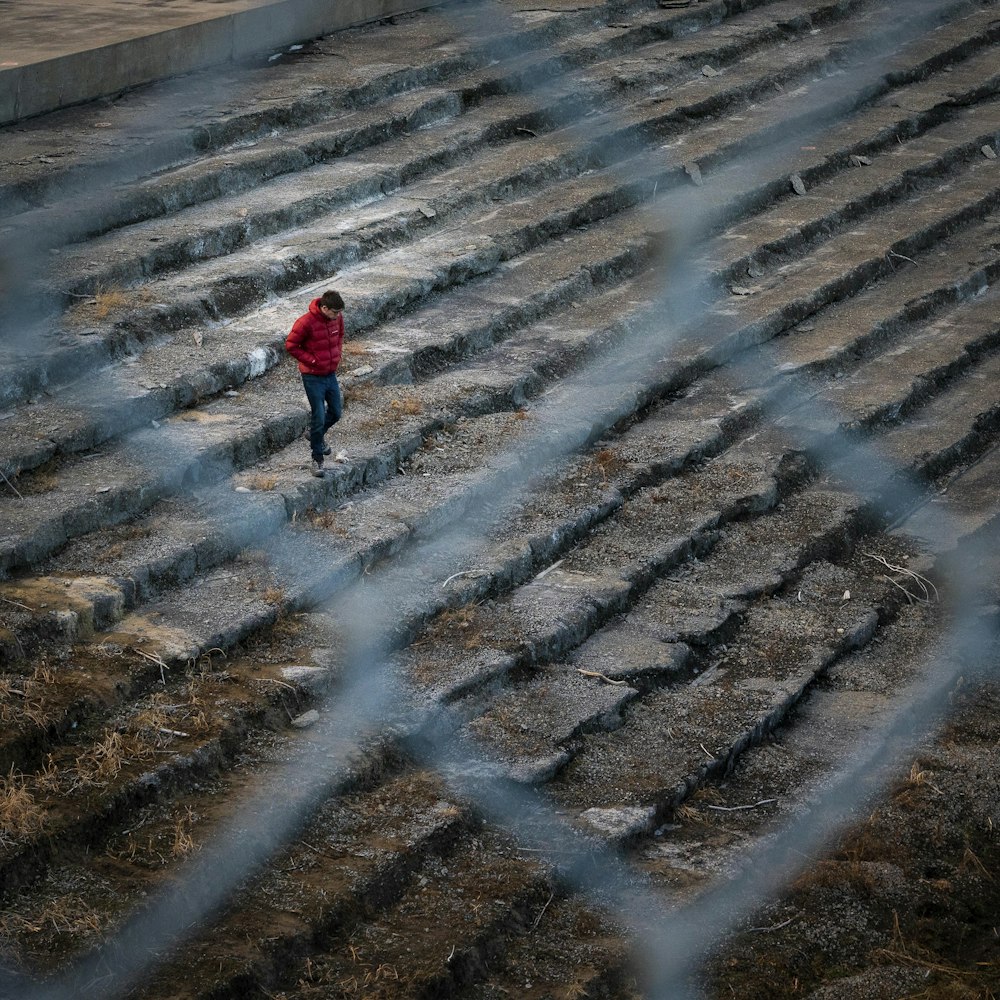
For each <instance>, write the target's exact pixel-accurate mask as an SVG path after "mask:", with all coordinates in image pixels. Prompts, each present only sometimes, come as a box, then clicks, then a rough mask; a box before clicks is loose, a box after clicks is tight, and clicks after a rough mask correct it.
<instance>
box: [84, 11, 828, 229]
mask: <svg viewBox="0 0 1000 1000" xmlns="http://www.w3.org/2000/svg"><path fill="white" fill-rule="evenodd" d="M644 7H645V5H644V4H632V5H630V6H629V7H627V8H624V9H622V8H618V9H616V11H615V13H616V14H617V16H618V17H619V18H620V17H622V16H631V17H633V23H632V24H630V25H629V26H628V27H622V26H620V25H619V26H618V27H603V28H600V29H598V30H597V31H592V32H590V33H589V34H587V35H583V36H579V35H578V34H576V33H569V34H567V31H568V30H571V29H569V24H570V22H571V21H574V20H575V22H576V26H577V28H579V27H587V26H588V23H592V22H594V21H596V20H598V19H599V17H600V14H599V11H592V12H591V14H590V16H589V17H586V18H585V19H584V20H582V21H581V20H580V19H572V18H567V17H565V16H564V17H563V18H561V19H560V23H559V29H558V34H559V35H560V36H562V37H561V38H560V39H556V40H557V41H558V45H559V51H558V52H557V54H555V55H554V54H553V53H552V52H551V50H548V51H545V50H544V49H541V48H539V49H538V50H537V51H538V52H540V53H541V54H540V55H539V54H530V51H531V50H530V47H529V49H525V48H523V47H521V46H517V45H515V46H513V47H512V48H511V49H510V51H511V52H515V51H516V52H517V53H519V54H518V55H517V56H515V57H514V58H509V57H508V58H507V59H505V60H504V61H503V63H501V68H500V71H499V74H498V71H497V69H496V68H489V69H485V70H484V69H479V70H473V71H472V73H471V74H470V73H469V68H470V66H471V65H473V64H475V63H476V62H480V63H482V62H485V61H486V59H484V58H483V57H484V55H485V53H483V52H477V53H474V54H471V55H468V56H466V57H465V58H464V59H463V58H461V57H459V58H455V57H452V58H451V59H449V60H445V61H443V63H442V66H441V67H440V68H438V69H432V70H431V71H429V72H428V71H426V70H424V71H423V79H419V80H418V79H415V80H414V85H415V86H417V87H419V88H423V89H418V90H417V91H415V92H413V91H410V92H407V93H404V94H402V95H400V96H396V97H395V100H394V103H395V104H396V105H398V106H399V111H398V112H397V113H396V114H395V115H393V114H392V112H391V109H392V107H393V100H392V98H393V91H392V90H391V89H390V90H389V92H388V93H387V94H386V95H384V97H388V98H389V99H390V102H389V108H386V107H385V106H384V103H383V106H382V107H381V108H378V109H376V110H365V111H357V110H356V111H353V112H348V113H347V114H346V115H342V116H341V117H340V119H339V120H338V123H337V126H336V128H335V129H333V130H331V129H330V127H329V126H323V125H319V126H317V125H309V126H308V127H307V128H304V129H302V128H300V129H294V128H293V129H288V128H287V127H285V128H284V129H283V131H282V133H281V136H280V139H271V138H269V137H263V138H261V137H260V136H259V135H258V136H257V141H256V142H255V143H254V144H253V148H252V149H247V148H241V147H240V146H237V147H235V148H231V149H227V150H224V151H223V152H221V153H219V154H217V155H216V156H215V157H214V158H203V159H202V160H201V161H200V162H199V163H198V164H197V165H196V166H194V167H183V168H181V169H180V170H174V171H170V172H167V173H165V174H162V175H160V176H159V177H157V178H155V179H153V180H151V181H147V182H146V183H145V184H144V185H142V186H140V188H139V190H138V191H136V192H135V193H133V194H131V195H130V196H129V198H126V199H122V200H121V201H119V203H118V205H117V206H116V209H115V210H116V211H117V212H118V215H119V218H118V224H122V223H124V222H136V221H139V220H140V219H141V218H142V217H143V215H148V214H153V215H157V214H163V213H168V212H171V213H172V212H176V211H177V209H178V208H179V207H183V205H184V204H186V203H187V204H190V203H192V202H194V203H198V202H200V201H202V200H203V199H204V198H211V197H213V196H215V195H216V194H218V193H220V192H225V191H230V192H233V193H235V192H237V191H245V190H247V189H248V188H249V187H250V186H256V184H257V183H259V181H261V180H267V179H269V178H272V177H275V176H281V175H282V174H283V173H285V172H287V171H289V170H297V169H301V168H302V167H303V166H308V165H309V164H311V163H316V162H322V161H324V160H326V159H328V158H330V157H331V156H339V155H341V154H342V153H343V152H344V151H345V150H348V149H357V148H358V146H359V145H362V144H368V143H372V142H379V141H380V140H381V141H385V140H396V139H400V138H403V139H405V136H406V130H407V129H412V128H414V127H418V126H419V125H420V124H421V120H420V118H419V117H416V116H418V115H426V114H427V111H426V110H423V108H422V105H421V102H423V104H424V105H426V104H427V101H426V98H424V97H423V96H422V95H423V94H424V93H426V91H427V89H428V88H430V87H432V86H433V85H434V84H437V85H438V86H440V84H442V83H450V84H451V87H450V89H449V90H448V91H442V92H441V93H442V96H444V95H446V94H448V95H450V96H449V97H445V101H451V102H452V103H454V102H457V101H459V100H460V101H461V103H462V104H463V105H465V106H469V105H475V104H477V103H479V102H481V101H482V100H483V99H484V98H487V97H489V98H493V97H494V95H495V94H498V93H504V92H505V91H512V90H521V89H524V85H523V82H524V80H528V79H532V78H534V80H535V81H536V82H535V87H537V81H538V80H540V79H545V81H546V90H548V91H551V90H552V89H553V88H554V87H556V86H558V81H559V79H560V76H562V75H565V74H566V72H567V71H570V73H572V72H573V70H574V68H577V67H580V66H586V65H588V64H590V63H592V62H594V61H595V60H597V59H602V58H605V59H606V58H608V57H609V56H614V55H620V54H621V53H622V52H626V51H628V50H630V49H631V48H632V47H634V46H637V45H638V46H643V45H648V44H649V42H650V40H655V39H658V38H662V37H664V36H668V37H669V36H671V35H673V34H674V33H675V25H678V24H683V25H684V27H685V28H690V27H693V26H694V25H695V24H697V25H700V26H702V28H703V30H702V31H700V32H699V33H698V35H697V45H698V46H700V49H701V50H704V51H720V49H721V50H724V51H720V55H721V56H722V57H723V58H725V59H727V60H728V59H732V58H735V57H737V56H738V55H739V54H740V53H742V52H743V51H745V50H746V49H748V48H750V47H752V46H754V45H760V44H763V43H766V42H768V41H771V40H773V38H774V37H775V36H776V35H777V34H787V35H790V36H791V35H794V33H795V32H796V31H797V30H798V31H801V30H803V29H802V23H803V21H804V19H806V18H808V19H811V20H812V21H813V22H815V23H824V22H825V21H827V20H829V19H830V18H837V17H843V16H844V14H845V11H844V9H843V7H842V5H838V4H831V3H826V4H817V5H813V6H810V5H803V4H801V3H773V4H770V5H768V11H769V13H770V15H771V16H770V18H764V17H762V16H761V15H760V14H759V13H756V12H752V13H750V14H749V15H748V14H747V13H746V12H742V11H732V10H730V9H729V8H728V7H727V6H726V5H724V4H720V3H712V4H706V5H702V7H701V9H699V10H697V11H690V12H685V13H683V14H682V13H679V12H675V11H661V10H655V9H654V10H653V11H648V10H644V9H643V8H644ZM609 13H610V12H609ZM595 14H597V17H596V18H595V16H594V15H595ZM432 17H433V15H432ZM719 19H722V20H723V21H724V22H732V23H735V25H736V26H737V28H736V30H737V31H738V32H740V34H745V35H747V37H746V38H741V39H740V40H739V41H737V42H733V41H730V42H729V44H728V45H726V46H716V45H714V44H713V37H712V36H714V35H715V34H716V33H717V31H718V28H717V27H715V25H714V24H713V22H714V21H717V20H719ZM425 20H426V18H425ZM740 29H742V31H741V30H740ZM551 41H553V39H549V42H551ZM493 45H494V48H493V49H492V51H491V52H490V53H489V59H490V60H492V61H493V62H496V60H495V56H496V54H497V51H498V47H499V48H500V49H502V48H503V42H502V41H498V40H494V41H493ZM688 47H690V43H688ZM698 55H699V53H698V52H694V53H690V54H689V55H688V56H687V58H688V60H689V61H692V60H693V61H697V59H698ZM445 62H447V64H448V65H447V68H445V66H444V63H445ZM547 67H548V68H547ZM442 70H444V72H442ZM456 70H457V71H458V74H459V75H458V76H455V75H454V74H455V71H456ZM411 72H412V71H411ZM463 72H464V73H465V74H466V75H465V76H463V75H462V73H463ZM419 73H420V70H416V72H413V76H414V77H415V78H416V77H417V76H418V74H419ZM577 75H578V74H577ZM579 86H580V83H579V82H578V83H577V91H578V92H579ZM528 89H529V91H530V90H531V89H532V88H531V86H530V85H529V87H528ZM384 97H383V98H382V99H383V102H384ZM327 100H328V101H330V95H327ZM433 100H434V99H433V98H432V102H433ZM346 103H347V104H348V105H350V104H356V103H358V102H357V101H350V100H349V101H347V102H346ZM360 103H361V104H362V105H366V106H367V107H368V108H370V106H371V104H372V101H370V100H369V101H362V102H360ZM445 106H446V105H445ZM456 110H457V108H456ZM329 113H330V112H329V104H328V105H327V109H326V114H327V115H329ZM378 116H380V117H378ZM310 117H311V116H309V115H306V116H305V120H308V119H309V118H310ZM312 117H314V116H312ZM300 120H302V119H300ZM287 121H294V117H293V116H291V115H289V117H288V119H287ZM282 124H283V125H286V126H287V122H283V123H282ZM523 124H526V125H530V124H531V122H529V121H526V122H524V123H523ZM233 126H234V122H232V121H230V122H228V123H227V126H226V128H227V130H228V131H229V132H230V137H229V141H230V142H231V141H233V139H236V138H238V136H236V135H235V134H233V132H234V130H233ZM257 130H259V125H258V126H257ZM130 201H131V202H132V204H133V207H132V208H131V209H129V208H128V207H127V206H128V205H129V202H130ZM108 224H110V223H109V220H108V219H107V216H106V215H105V218H104V221H103V225H105V226H107V225H108Z"/></svg>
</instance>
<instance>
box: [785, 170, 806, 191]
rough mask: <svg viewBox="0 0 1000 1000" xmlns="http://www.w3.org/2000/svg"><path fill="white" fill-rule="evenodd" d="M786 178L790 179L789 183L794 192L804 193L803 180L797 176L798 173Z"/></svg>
mask: <svg viewBox="0 0 1000 1000" xmlns="http://www.w3.org/2000/svg"><path fill="white" fill-rule="evenodd" d="M788 179H789V180H790V181H791V183H792V190H793V191H794V192H795V193H796V194H805V193H806V185H805V182H804V181H803V180H802V178H801V177H799V175H798V174H792V176H791V177H789V178H788Z"/></svg>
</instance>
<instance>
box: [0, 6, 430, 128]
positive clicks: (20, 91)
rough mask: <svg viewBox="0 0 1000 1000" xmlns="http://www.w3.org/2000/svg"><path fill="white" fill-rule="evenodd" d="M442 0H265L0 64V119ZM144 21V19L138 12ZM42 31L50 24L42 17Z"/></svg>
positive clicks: (105, 93)
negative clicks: (130, 35) (186, 21)
mask: <svg viewBox="0 0 1000 1000" xmlns="http://www.w3.org/2000/svg"><path fill="white" fill-rule="evenodd" d="M440 2H442V0H337V2H336V3H331V2H329V0H272V2H265V3H263V4H260V3H258V4H257V5H255V6H252V7H248V9H246V10H243V11H238V12H236V13H229V14H224V15H222V16H221V17H206V18H204V19H202V20H199V21H196V22H194V23H189V24H184V25H179V26H175V27H171V28H167V29H164V30H160V31H155V30H154V31H148V30H147V31H146V32H144V33H142V34H138V35H136V37H133V38H124V39H122V40H120V41H114V42H111V43H109V44H106V45H97V46H95V47H94V48H90V49H86V50H83V51H76V52H66V53H63V54H61V55H58V56H55V57H52V58H47V59H39V60H36V61H31V62H26V63H24V64H23V65H19V66H8V67H5V68H3V69H0V126H2V125H9V124H11V123H13V122H17V121H21V120H23V119H25V118H30V117H33V116H35V115H41V114H45V113H46V112H49V111H55V110H58V109H59V108H65V107H69V106H71V105H74V104H81V103H83V102H85V101H91V100H94V99H95V98H98V97H106V96H109V95H111V94H117V93H119V92H120V91H123V90H127V89H129V88H131V87H137V86H140V85H142V84H146V83H152V82H154V81H157V80H163V79H166V78H168V77H174V76H179V75H182V74H184V73H190V72H193V71H195V70H203V69H209V68H211V67H213V66H220V65H224V64H227V63H228V64H231V63H238V62H241V61H244V60H247V59H250V58H253V57H254V56H259V55H262V54H263V53H267V52H271V51H273V50H274V49H276V48H280V47H283V46H286V45H290V44H292V43H295V42H302V41H306V40H308V39H311V38H317V37H319V36H321V35H326V34H329V33H331V32H333V31H340V30H341V29H343V28H349V27H353V26H356V25H359V24H365V23H368V22H371V21H378V20H381V19H382V18H386V17H392V16H393V15H396V14H405V13H410V12H413V11H417V10H424V9H427V8H428V7H434V6H437V5H438V4H439V3H440ZM142 23H145V24H149V20H148V19H147V20H145V21H144V22H142ZM46 25H47V27H46V31H51V24H50V23H49V22H46Z"/></svg>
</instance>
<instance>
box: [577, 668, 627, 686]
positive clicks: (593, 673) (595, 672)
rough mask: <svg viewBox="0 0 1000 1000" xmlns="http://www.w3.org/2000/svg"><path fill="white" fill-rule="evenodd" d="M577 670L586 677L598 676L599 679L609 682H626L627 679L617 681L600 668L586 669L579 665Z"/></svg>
mask: <svg viewBox="0 0 1000 1000" xmlns="http://www.w3.org/2000/svg"><path fill="white" fill-rule="evenodd" d="M576 672H577V673H578V674H583V676H584V677H596V678H598V680H602V681H604V682H605V683H607V684H619V685H621V684H624V683H625V681H616V680H613V679H612V678H610V677H608V675H607V674H602V673H601V672H600V671H599V670H584V669H583V668H582V667H577V668H576Z"/></svg>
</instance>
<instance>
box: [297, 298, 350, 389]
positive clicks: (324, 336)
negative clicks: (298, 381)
mask: <svg viewBox="0 0 1000 1000" xmlns="http://www.w3.org/2000/svg"><path fill="white" fill-rule="evenodd" d="M343 347H344V315H343V313H341V314H340V315H339V316H336V317H334V318H333V319H327V318H326V317H325V316H324V315H323V314H322V313H321V312H320V311H319V299H313V300H312V302H310V303H309V312H307V313H303V314H302V315H301V316H300V317H299V318H298V319H297V320H296V321H295V324H294V325H293V326H292V332H291V333H289V335H288V336H287V337H286V338H285V350H286V351H288V353H289V354H290V355H291V356H292V357H293V358H295V360H296V361H298V363H299V371H300V372H302V374H303V375H330V374H331V373H333V372H335V371H336V370H337V366H338V365H339V364H340V354H341V351H342V350H343Z"/></svg>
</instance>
